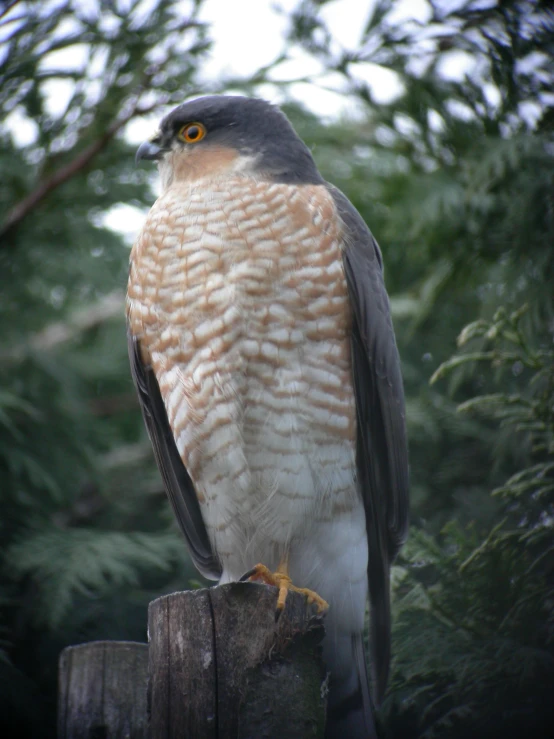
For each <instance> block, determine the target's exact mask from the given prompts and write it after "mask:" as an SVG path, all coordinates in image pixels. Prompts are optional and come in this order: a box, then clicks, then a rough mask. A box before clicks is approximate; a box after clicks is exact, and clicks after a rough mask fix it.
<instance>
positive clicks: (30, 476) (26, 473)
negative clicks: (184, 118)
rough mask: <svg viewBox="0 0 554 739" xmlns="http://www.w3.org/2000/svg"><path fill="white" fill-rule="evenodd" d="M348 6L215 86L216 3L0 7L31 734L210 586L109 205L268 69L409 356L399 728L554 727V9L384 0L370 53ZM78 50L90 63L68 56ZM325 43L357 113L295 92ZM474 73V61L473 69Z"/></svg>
mask: <svg viewBox="0 0 554 739" xmlns="http://www.w3.org/2000/svg"><path fill="white" fill-rule="evenodd" d="M340 2H341V0H333V1H332V2H322V1H321V0H320V1H319V2H318V1H316V0H299V2H298V3H297V4H296V6H295V8H294V10H292V11H289V12H288V16H287V24H288V35H287V38H286V39H285V41H284V45H283V49H284V50H283V54H282V55H281V56H280V57H279V58H277V59H276V61H275V64H274V65H268V66H267V67H264V68H262V69H253V70H252V74H251V76H249V77H248V78H245V79H219V80H216V81H212V82H209V83H206V81H205V80H204V81H203V82H200V80H201V79H202V69H203V65H204V64H205V63H206V60H207V58H208V54H209V50H210V43H211V36H210V26H209V25H208V24H206V23H203V22H201V21H200V20H199V13H200V11H201V8H202V4H203V3H202V0H195V1H191V2H188V3H187V2H183V1H181V2H176V0H152V1H151V2H149V3H145V2H144V1H143V0H140V1H139V0H126V2H123V0H122V1H121V2H120V1H119V0H112V1H108V0H99V1H98V2H96V3H92V2H79V1H77V0H61V1H58V2H50V3H45V2H33V1H29V2H19V3H18V2H15V3H3V4H1V5H0V33H1V39H2V41H1V46H0V107H1V110H2V116H1V119H0V120H1V121H2V122H0V166H1V170H2V178H1V179H0V336H1V342H0V357H1V362H0V486H1V488H0V511H1V513H0V541H1V550H0V695H1V698H0V728H1V729H2V730H3V731H2V735H3V736H32V737H43V736H44V737H48V736H54V735H55V702H56V669H57V658H58V654H59V652H60V650H61V649H62V648H63V647H64V646H66V645H68V644H75V643H78V642H81V641H87V640H92V639H98V638H100V639H136V640H139V641H145V640H146V633H145V626H146V607H147V604H148V602H149V601H150V600H152V599H153V598H154V597H157V596H158V595H160V594H162V593H166V592H170V591H172V590H178V589H182V588H184V587H190V586H191V585H192V586H194V583H195V578H196V577H197V575H196V573H195V571H194V570H193V568H192V567H191V565H190V563H189V561H188V559H187V558H186V554H185V550H184V543H183V541H182V539H181V536H180V534H179V533H178V531H177V529H176V526H175V525H174V523H173V521H172V516H171V514H170V510H169V506H168V505H167V503H166V500H165V495H164V492H163V488H162V483H161V480H160V478H159V476H158V473H157V471H156V469H155V465H154V461H153V457H152V454H151V450H150V445H149V442H148V439H147V436H146V432H145V430H144V428H143V424H142V420H141V418H140V413H139V409H138V407H137V403H136V401H135V396H134V391H133V388H132V386H131V380H130V374H129V369H128V361H127V355H126V344H125V329H124V319H123V294H124V289H125V285H126V276H127V263H128V255H129V243H128V240H126V239H125V238H124V237H123V236H122V235H121V233H119V232H115V231H113V230H110V229H109V228H108V226H107V221H106V217H105V216H106V213H107V212H108V211H109V209H110V208H112V207H113V206H114V205H116V204H126V205H131V206H133V207H135V208H138V209H140V210H142V211H146V209H147V208H148V207H149V205H150V204H151V203H152V200H153V198H154V194H153V189H152V186H153V182H154V180H155V178H154V175H153V173H152V172H151V171H149V170H147V169H135V166H134V151H135V148H136V147H135V146H134V145H131V144H130V143H129V142H128V140H127V139H126V136H125V132H126V130H127V127H128V125H129V124H130V123H132V122H133V121H134V120H135V119H140V118H141V117H143V116H145V115H147V114H149V113H152V112H153V111H155V112H156V113H157V112H158V111H159V113H160V116H161V115H162V113H163V112H165V111H166V110H167V109H168V106H171V105H173V104H176V103H180V102H182V101H183V100H184V99H185V98H186V97H189V96H192V95H195V94H200V93H205V92H221V91H224V90H228V89H233V90H237V91H241V90H242V91H245V92H247V93H248V92H250V93H254V94H255V93H256V91H259V90H260V85H264V86H263V88H262V89H263V92H264V94H266V95H267V90H269V89H271V88H270V87H268V81H269V82H272V84H273V85H274V89H275V90H276V93H275V94H276V95H277V94H278V97H277V99H280V100H282V99H284V100H285V105H284V107H285V109H286V111H287V113H288V114H289V116H290V117H291V119H292V120H293V122H294V124H295V126H296V128H297V130H298V132H299V133H300V135H301V136H302V137H303V138H304V140H305V141H306V142H307V143H308V144H309V145H310V146H311V147H312V149H313V153H314V156H315V159H316V161H317V163H318V165H319V167H320V169H321V171H322V172H323V174H324V175H325V176H326V178H327V179H329V180H330V181H332V182H333V183H334V184H336V185H337V186H338V187H340V188H341V189H342V190H344V192H345V193H346V194H347V195H348V196H349V198H350V199H351V200H352V201H353V203H354V204H355V205H356V207H357V208H358V209H359V210H360V212H361V213H362V215H363V216H364V218H365V220H366V221H367V223H368V224H369V225H370V227H371V229H372V230H373V232H374V234H375V235H376V237H377V240H378V241H379V243H380V244H381V246H382V249H383V255H384V261H385V265H386V281H387V286H388V289H389V292H390V294H391V302H392V309H393V314H394V321H395V327H396V331H397V336H398V343H399V347H400V353H401V357H402V361H403V372H404V378H405V385H406V394H407V407H408V424H409V436H410V451H411V474H412V500H413V505H412V524H413V525H412V531H411V536H410V539H409V542H408V545H407V546H406V548H405V549H404V551H403V553H402V555H401V556H400V558H399V559H398V561H397V562H396V566H395V567H394V570H393V590H394V617H395V626H394V642H393V651H394V663H393V670H392V679H391V684H390V688H389V692H388V695H387V698H386V700H385V703H384V705H383V707H382V709H381V712H380V717H379V719H380V734H381V736H382V737H387V738H389V737H390V738H391V739H392V738H393V737H394V738H398V739H400V738H405V737H406V738H411V737H441V738H442V737H444V738H445V739H454V738H456V739H457V738H458V737H460V738H461V737H467V736H472V737H488V736H491V737H493V736H494V737H496V736H520V735H525V736H529V737H535V736H537V737H538V736H551V733H550V730H549V728H548V727H549V726H550V723H551V722H552V721H553V713H552V712H553V705H552V695H554V537H553V535H552V534H553V522H554V343H553V340H554V289H553V286H554V136H553V123H554V114H553V103H554V94H553V81H554V70H553V59H554V12H553V11H552V9H551V4H550V3H549V2H546V0H545V1H544V2H541V1H540V0H506V1H505V2H504V1H502V2H501V1H500V0H497V1H495V0H486V1H485V0H483V1H482V2H480V1H479V2H477V1H468V0H457V1H454V0H443V1H442V2H439V0H432V1H431V2H429V5H428V13H427V17H426V20H425V21H424V22H422V21H417V20H413V19H412V20H410V19H406V16H405V15H400V16H399V15H398V13H397V12H396V10H397V6H398V4H399V3H397V2H393V1H392V0H377V2H367V7H368V12H367V17H368V20H367V25H366V27H365V28H364V29H363V31H362V34H361V41H360V44H359V48H357V49H355V50H352V49H349V50H345V49H344V48H342V47H341V46H340V44H339V43H338V41H337V39H336V38H334V35H333V29H332V28H330V27H329V24H328V23H327V22H326V15H325V11H326V6H328V5H332V4H334V5H336V4H337V3H340ZM73 47H75V49H77V47H79V49H81V50H82V48H83V47H84V48H85V49H86V53H85V54H84V56H83V55H81V56H80V57H79V58H82V59H83V61H82V63H81V62H80V63H79V64H75V66H74V67H71V65H69V66H67V65H66V66H65V67H62V68H56V67H55V65H54V66H52V65H49V64H48V60H53V59H55V54H56V53H58V52H59V51H62V50H67V49H71V48H73ZM298 49H302V50H303V51H304V53H306V54H309V55H310V56H311V57H312V58H313V59H315V60H317V61H318V63H319V64H320V66H321V69H323V70H325V72H326V76H325V77H324V78H323V79H324V80H326V81H327V82H328V81H329V80H331V81H332V82H333V84H335V85H336V86H337V87H338V89H340V91H341V94H343V95H345V96H347V97H348V99H349V100H351V101H356V103H357V107H356V110H357V111H358V112H357V114H356V115H354V116H351V117H350V118H346V117H344V116H340V115H337V114H335V115H334V114H333V111H330V115H329V117H328V118H327V119H326V120H319V119H318V118H317V117H316V116H315V115H314V114H313V113H312V112H310V111H309V110H307V109H306V108H303V107H301V106H299V105H298V104H294V103H292V102H289V103H287V102H286V101H287V99H288V98H287V94H288V93H287V89H288V87H287V82H288V80H287V79H285V77H286V75H285V76H283V74H282V73H281V74H280V75H279V69H280V65H282V64H284V63H285V62H286V61H287V59H288V57H289V54H292V53H293V51H295V50H298ZM456 58H458V59H462V60H463V59H465V60H466V61H467V60H469V61H470V62H471V64H469V68H470V69H471V72H470V73H468V74H466V75H465V76H464V75H462V76H461V77H459V78H453V77H452V75H450V76H449V75H448V74H446V73H445V69H446V65H447V64H448V62H449V61H452V59H456ZM370 64H374V65H379V66H380V67H382V68H383V67H384V68H386V69H389V70H391V71H392V72H394V73H395V75H396V78H397V80H399V81H400V83H401V87H400V92H399V94H398V96H397V97H396V99H394V101H393V102H390V103H387V104H382V103H381V104H377V102H376V101H375V100H374V98H373V95H372V91H371V88H370V86H368V85H367V84H366V83H364V81H363V79H364V77H363V75H361V74H360V70H363V69H367V65H370ZM283 68H284V69H286V67H283ZM277 79H278V80H279V81H278V83H277V82H276V80H277ZM60 81H61V82H63V84H64V85H65V86H66V88H65V89H66V90H67V89H69V90H70V94H69V96H67V97H68V102H67V104H66V105H65V106H64V109H63V111H62V112H61V113H60V112H59V111H58V112H56V113H55V114H54V113H53V112H52V110H51V106H50V105H49V100H51V99H52V96H55V95H56V94H57V93H56V90H58V89H60V88H59V87H56V85H58V86H59V84H60ZM327 82H325V84H327ZM322 84H323V83H322ZM68 85H69V87H68ZM277 90H278V93H277ZM10 120H11V125H7V122H9V121H10ZM14 120H16V121H22V120H25V121H27V122H28V121H31V122H33V126H34V131H35V134H34V137H33V140H32V142H31V143H27V144H25V145H22V144H21V143H19V144H18V143H17V140H18V138H17V136H14V123H13V122H14ZM30 706H32V710H29V707H30ZM552 725H554V724H552Z"/></svg>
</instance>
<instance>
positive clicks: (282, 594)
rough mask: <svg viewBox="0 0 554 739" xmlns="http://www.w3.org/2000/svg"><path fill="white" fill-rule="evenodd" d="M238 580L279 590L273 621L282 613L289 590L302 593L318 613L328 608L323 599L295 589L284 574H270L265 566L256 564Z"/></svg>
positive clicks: (304, 590) (303, 589)
mask: <svg viewBox="0 0 554 739" xmlns="http://www.w3.org/2000/svg"><path fill="white" fill-rule="evenodd" d="M240 580H241V582H244V581H245V580H249V581H250V582H263V583H265V584H266V585H274V586H276V587H278V588H279V596H278V597H277V608H276V611H275V620H277V619H278V618H279V616H280V615H281V613H282V612H283V609H284V607H285V602H286V600H287V593H288V591H289V590H294V591H295V592H297V593H302V595H304V596H305V597H306V599H307V601H308V603H309V604H312V603H314V604H315V605H316V606H317V612H318V613H324V612H325V611H326V610H327V609H328V608H329V604H328V603H327V601H326V600H323V598H322V597H321V596H320V595H318V594H317V593H315V592H314V591H313V590H309V589H308V588H297V587H296V585H293V584H292V581H291V579H290V577H289V576H288V575H287V574H286V573H285V572H280V571H279V570H277V572H271V571H270V570H269V569H268V568H267V567H266V566H265V565H261V564H257V565H256V566H255V567H253V568H252V569H251V570H249V571H248V572H247V573H246V574H245V575H243V576H242V577H241V578H240Z"/></svg>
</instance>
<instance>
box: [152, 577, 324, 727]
mask: <svg viewBox="0 0 554 739" xmlns="http://www.w3.org/2000/svg"><path fill="white" fill-rule="evenodd" d="M276 603H277V589H276V588H270V587H267V586H265V585H260V584H256V583H230V584H228V585H222V586H219V587H216V588H211V589H209V590H207V589H204V590H196V591H187V592H182V593H173V594H172V595H167V596H164V597H163V598H158V599H157V600H155V601H153V602H152V603H151V604H150V608H149V613H148V633H149V639H150V651H149V687H148V702H149V708H150V722H151V723H150V730H151V734H150V736H151V737H152V739H181V738H182V737H191V739H192V738H193V737H194V739H247V738H248V739H256V738H257V737H266V738H267V739H282V738H283V737H287V739H304V738H306V737H310V738H312V739H317V737H323V732H324V727H325V708H326V693H327V682H326V680H327V676H326V670H325V667H324V665H323V662H322V658H321V647H320V642H321V640H322V638H323V633H324V629H323V619H322V617H320V616H316V615H314V612H313V606H308V605H307V602H306V599H305V598H304V597H303V596H302V595H300V594H298V593H295V592H292V591H291V592H289V594H288V597H287V601H286V605H285V609H284V611H283V613H282V614H281V616H280V618H279V620H278V621H277V622H276V621H275V606H276Z"/></svg>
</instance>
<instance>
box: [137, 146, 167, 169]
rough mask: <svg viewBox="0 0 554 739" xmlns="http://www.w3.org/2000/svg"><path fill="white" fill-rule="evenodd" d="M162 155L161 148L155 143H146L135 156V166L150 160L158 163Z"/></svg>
mask: <svg viewBox="0 0 554 739" xmlns="http://www.w3.org/2000/svg"><path fill="white" fill-rule="evenodd" d="M161 154H162V151H161V149H160V147H159V146H158V145H157V144H155V143H154V142H153V141H144V142H143V143H142V144H141V145H140V146H139V148H138V149H137V153H136V156H135V164H138V163H139V162H141V161H142V160H143V159H149V160H150V161H154V162H155V161H157V160H158V159H159V158H160V156H161Z"/></svg>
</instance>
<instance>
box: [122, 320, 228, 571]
mask: <svg viewBox="0 0 554 739" xmlns="http://www.w3.org/2000/svg"><path fill="white" fill-rule="evenodd" d="M127 343H128V349H129V359H130V362H131V373H132V375H133V381H134V383H135V387H136V389H137V392H138V396H139V401H140V406H141V409H142V415H143V418H144V422H145V424H146V428H147V430H148V435H149V436H150V440H151V442H152V446H153V448H154V455H155V457H156V462H157V463H158V468H159V470H160V473H161V475H162V478H163V481H164V485H165V489H166V492H167V495H168V497H169V500H170V502H171V505H172V507H173V510H174V512H175V515H176V517H177V520H178V522H179V525H180V527H181V530H182V531H183V534H184V535H185V539H186V541H187V544H188V548H189V551H190V555H191V557H192V559H193V561H194V564H195V566H196V567H197V569H198V570H199V571H200V572H201V573H202V574H203V575H204V576H205V577H207V578H209V579H211V580H217V579H219V577H220V576H221V564H220V563H219V561H218V559H217V557H216V556H215V555H214V553H213V551H212V547H211V544H210V539H209V536H208V532H207V530H206V526H205V524H204V519H203V518H202V512H201V510H200V504H199V502H198V498H197V496H196V491H195V490H194V485H193V482H192V480H191V479H190V475H189V474H188V472H187V470H186V467H185V465H184V464H183V461H182V459H181V456H180V455H179V452H178V450H177V446H176V444H175V439H174V437H173V432H172V431H171V427H170V425H169V420H168V418H167V413H166V410H165V405H164V402H163V399H162V396H161V393H160V388H159V386H158V381H157V379H156V375H155V374H154V371H153V370H152V368H151V367H147V366H146V365H145V364H144V362H143V361H142V359H141V355H140V349H139V342H138V341H137V339H136V337H134V336H133V335H132V334H131V332H130V330H129V329H128V330H127Z"/></svg>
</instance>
